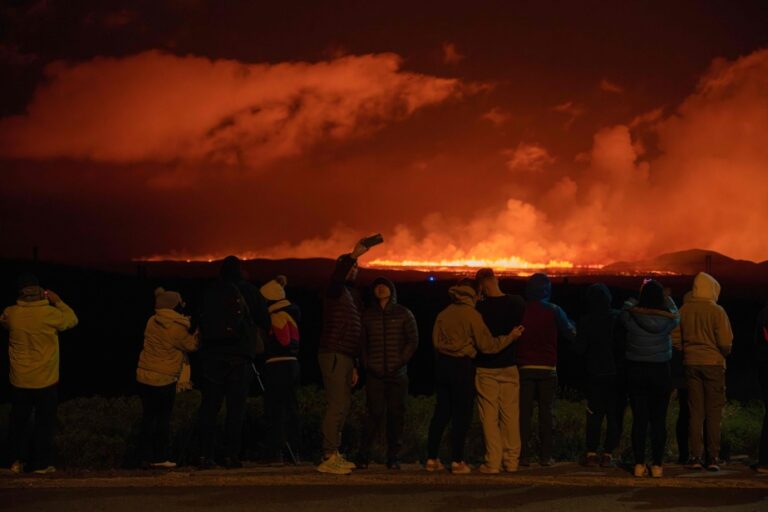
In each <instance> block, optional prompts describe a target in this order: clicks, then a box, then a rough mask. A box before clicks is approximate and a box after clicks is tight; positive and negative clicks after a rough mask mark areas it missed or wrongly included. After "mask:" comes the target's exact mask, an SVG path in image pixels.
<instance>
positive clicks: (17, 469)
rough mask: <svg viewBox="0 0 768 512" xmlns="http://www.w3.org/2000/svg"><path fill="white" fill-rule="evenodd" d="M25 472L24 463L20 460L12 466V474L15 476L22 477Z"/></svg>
mask: <svg viewBox="0 0 768 512" xmlns="http://www.w3.org/2000/svg"><path fill="white" fill-rule="evenodd" d="M23 472H24V463H23V462H21V461H20V460H17V461H15V462H14V463H13V464H11V473H13V474H15V475H20V474H22V473H23Z"/></svg>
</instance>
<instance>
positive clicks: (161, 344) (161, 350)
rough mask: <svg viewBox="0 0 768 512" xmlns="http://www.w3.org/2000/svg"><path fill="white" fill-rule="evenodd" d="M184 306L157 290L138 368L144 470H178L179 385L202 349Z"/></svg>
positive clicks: (173, 295) (178, 297)
mask: <svg viewBox="0 0 768 512" xmlns="http://www.w3.org/2000/svg"><path fill="white" fill-rule="evenodd" d="M184 307H185V304H184V301H183V300H182V298H181V295H180V294H179V293H178V292H174V291H170V290H165V289H163V288H157V289H156V290H155V314H154V315H152V317H150V319H149V320H148V321H147V326H146V328H145V329H144V347H143V349H142V351H141V354H139V363H138V366H137V368H136V380H137V381H138V386H139V396H140V397H141V408H142V417H141V430H140V434H139V461H140V465H141V467H144V468H148V467H156V468H174V467H176V464H175V463H174V462H171V461H170V458H169V453H168V445H169V442H170V434H171V414H172V412H173V403H174V401H175V399H176V386H177V384H178V381H179V377H180V376H181V372H182V367H183V365H184V360H185V358H186V354H187V353H189V352H194V351H195V350H197V347H198V339H197V332H193V331H192V328H191V326H192V324H191V321H190V319H189V317H187V316H185V315H184V313H183V311H184Z"/></svg>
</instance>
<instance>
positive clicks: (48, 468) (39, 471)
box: [34, 466, 56, 475]
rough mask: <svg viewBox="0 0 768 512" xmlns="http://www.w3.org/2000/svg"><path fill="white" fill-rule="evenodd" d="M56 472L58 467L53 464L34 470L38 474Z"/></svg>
mask: <svg viewBox="0 0 768 512" xmlns="http://www.w3.org/2000/svg"><path fill="white" fill-rule="evenodd" d="M55 472H56V468H55V467H53V466H48V467H47V468H40V469H36V470H35V471H34V473H35V474H36V475H49V474H51V473H55Z"/></svg>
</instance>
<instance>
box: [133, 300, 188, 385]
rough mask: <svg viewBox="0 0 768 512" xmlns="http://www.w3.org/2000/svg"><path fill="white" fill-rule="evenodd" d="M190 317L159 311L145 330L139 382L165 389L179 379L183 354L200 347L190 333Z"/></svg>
mask: <svg viewBox="0 0 768 512" xmlns="http://www.w3.org/2000/svg"><path fill="white" fill-rule="evenodd" d="M189 326H190V321H189V318H188V317H186V316H184V315H182V314H181V313H178V312H176V311H174V310H172V309H156V310H155V314H154V315H153V316H152V317H150V319H149V320H148V321H147V326H146V328H145V329H144V348H143V349H142V350H141V354H139V365H138V367H137V368H136V380H137V381H138V382H140V383H142V384H146V385H148V386H166V385H168V384H172V383H174V382H176V381H177V380H179V375H181V367H182V363H183V362H184V355H185V354H186V353H187V352H194V351H195V350H197V348H198V339H197V335H196V334H190V333H189Z"/></svg>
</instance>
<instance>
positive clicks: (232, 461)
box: [224, 457, 243, 469]
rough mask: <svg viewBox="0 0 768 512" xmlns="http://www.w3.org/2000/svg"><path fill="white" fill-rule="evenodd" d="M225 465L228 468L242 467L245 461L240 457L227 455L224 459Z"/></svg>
mask: <svg viewBox="0 0 768 512" xmlns="http://www.w3.org/2000/svg"><path fill="white" fill-rule="evenodd" d="M224 467H225V468H227V469H241V468H242V467H243V463H242V462H240V459H236V458H234V457H227V458H225V459H224Z"/></svg>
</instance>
